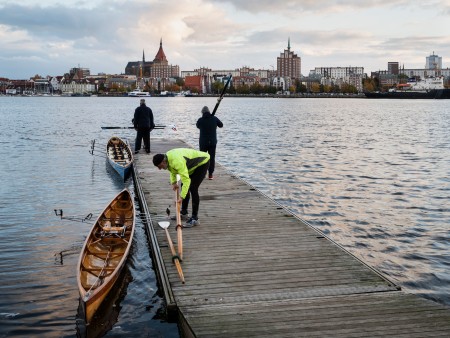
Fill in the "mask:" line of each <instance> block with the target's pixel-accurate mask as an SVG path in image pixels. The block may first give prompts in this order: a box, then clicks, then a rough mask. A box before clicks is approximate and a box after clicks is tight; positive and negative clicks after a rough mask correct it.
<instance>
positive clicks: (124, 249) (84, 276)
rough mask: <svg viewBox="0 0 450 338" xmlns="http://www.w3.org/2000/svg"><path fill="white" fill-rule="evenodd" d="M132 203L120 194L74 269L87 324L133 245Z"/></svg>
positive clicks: (102, 216) (100, 219) (103, 215)
mask: <svg viewBox="0 0 450 338" xmlns="http://www.w3.org/2000/svg"><path fill="white" fill-rule="evenodd" d="M135 223H136V217H135V209H134V200H133V197H132V196H131V194H130V192H129V191H128V189H124V190H122V191H121V192H120V193H119V194H118V195H117V196H116V197H115V198H114V199H113V200H112V201H111V202H110V203H109V204H108V206H107V207H106V208H105V210H104V211H103V212H102V213H101V214H100V216H99V217H98V219H97V221H96V222H95V224H94V225H93V227H92V229H91V231H90V233H89V235H88V236H87V238H86V241H85V242H84V245H83V249H82V250H81V253H80V258H79V260H78V265H77V281H78V289H79V292H80V301H81V303H82V306H83V307H84V314H85V320H86V323H89V322H90V321H91V320H92V318H93V316H94V313H95V312H96V311H97V309H98V308H99V306H100V305H101V303H102V302H103V300H104V299H105V297H106V296H107V295H108V292H109V291H110V290H111V288H112V287H113V285H114V283H115V282H116V280H117V279H118V277H119V276H120V272H121V271H122V269H123V267H124V265H125V262H126V260H127V257H128V254H129V252H130V247H131V243H132V241H133V235H134V229H135Z"/></svg>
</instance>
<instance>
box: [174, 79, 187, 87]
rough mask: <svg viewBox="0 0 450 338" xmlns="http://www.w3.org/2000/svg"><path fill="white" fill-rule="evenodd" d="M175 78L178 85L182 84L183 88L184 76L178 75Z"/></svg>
mask: <svg viewBox="0 0 450 338" xmlns="http://www.w3.org/2000/svg"><path fill="white" fill-rule="evenodd" d="M175 80H176V83H177V85H178V86H180V87H181V88H183V87H184V84H185V82H184V80H183V78H182V77H176V78H175Z"/></svg>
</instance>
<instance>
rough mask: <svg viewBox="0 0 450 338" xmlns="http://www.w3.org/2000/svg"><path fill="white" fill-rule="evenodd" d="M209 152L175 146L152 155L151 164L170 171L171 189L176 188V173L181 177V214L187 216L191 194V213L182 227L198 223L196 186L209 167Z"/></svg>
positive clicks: (198, 197) (198, 185)
mask: <svg viewBox="0 0 450 338" xmlns="http://www.w3.org/2000/svg"><path fill="white" fill-rule="evenodd" d="M209 159H210V157H209V154H208V153H205V152H203V151H199V150H195V149H190V148H175V149H172V150H169V151H168V152H167V153H165V154H156V155H155V156H153V164H154V165H155V166H156V167H158V169H159V170H161V169H164V170H168V171H169V172H170V184H172V188H173V190H174V191H175V190H177V189H178V184H177V174H178V175H180V179H181V192H180V199H181V201H179V202H181V212H180V213H181V215H182V216H184V217H187V213H188V210H187V209H188V206H189V200H190V197H191V196H192V215H191V218H189V220H188V221H187V222H186V224H185V225H184V227H192V226H194V225H198V224H200V222H199V220H198V209H199V206H200V195H199V193H198V188H199V187H200V184H201V183H202V181H203V179H204V178H205V175H206V172H207V170H208V167H209Z"/></svg>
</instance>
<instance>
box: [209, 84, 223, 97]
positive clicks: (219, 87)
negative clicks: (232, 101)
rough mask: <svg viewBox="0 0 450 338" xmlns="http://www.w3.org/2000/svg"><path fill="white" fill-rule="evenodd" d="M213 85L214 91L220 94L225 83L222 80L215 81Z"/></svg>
mask: <svg viewBox="0 0 450 338" xmlns="http://www.w3.org/2000/svg"><path fill="white" fill-rule="evenodd" d="M211 87H212V88H211V89H212V91H213V93H215V94H220V93H221V92H222V89H223V87H224V84H223V83H222V82H221V81H215V82H214V83H213V84H212V86H211Z"/></svg>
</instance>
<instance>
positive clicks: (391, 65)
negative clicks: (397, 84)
mask: <svg viewBox="0 0 450 338" xmlns="http://www.w3.org/2000/svg"><path fill="white" fill-rule="evenodd" d="M387 70H388V74H394V75H398V70H399V63H398V62H388V69H387Z"/></svg>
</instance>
